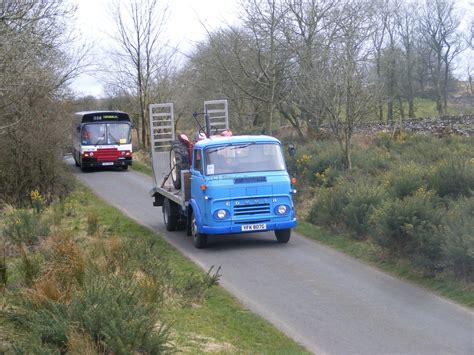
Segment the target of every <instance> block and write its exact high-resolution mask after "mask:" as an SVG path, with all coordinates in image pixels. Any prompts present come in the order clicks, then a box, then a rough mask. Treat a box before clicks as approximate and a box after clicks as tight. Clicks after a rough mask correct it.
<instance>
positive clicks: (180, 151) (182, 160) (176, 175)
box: [170, 140, 189, 189]
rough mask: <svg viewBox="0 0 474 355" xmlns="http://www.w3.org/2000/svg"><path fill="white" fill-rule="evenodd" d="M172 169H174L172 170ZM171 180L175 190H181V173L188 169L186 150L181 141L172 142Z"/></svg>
mask: <svg viewBox="0 0 474 355" xmlns="http://www.w3.org/2000/svg"><path fill="white" fill-rule="evenodd" d="M173 167H174V168H173ZM171 169H172V171H171V180H172V181H173V185H174V187H175V188H177V189H180V188H181V171H182V170H188V169H189V158H188V148H187V147H186V145H185V144H184V143H183V142H181V141H178V140H177V141H174V142H173V144H172V145H171V151H170V170H171Z"/></svg>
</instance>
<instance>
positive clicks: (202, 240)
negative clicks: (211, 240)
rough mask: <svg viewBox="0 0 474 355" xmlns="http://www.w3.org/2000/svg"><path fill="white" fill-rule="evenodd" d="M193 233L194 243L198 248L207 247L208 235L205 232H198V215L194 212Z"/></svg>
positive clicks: (192, 219) (192, 220)
mask: <svg viewBox="0 0 474 355" xmlns="http://www.w3.org/2000/svg"><path fill="white" fill-rule="evenodd" d="M191 234H192V236H193V243H194V246H195V247H196V248H198V249H202V248H205V247H206V244H207V235H206V234H204V233H199V232H198V228H197V224H196V217H195V216H194V212H193V213H192V215H191Z"/></svg>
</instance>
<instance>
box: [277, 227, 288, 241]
mask: <svg viewBox="0 0 474 355" xmlns="http://www.w3.org/2000/svg"><path fill="white" fill-rule="evenodd" d="M275 237H276V239H277V240H278V243H288V241H289V240H290V237H291V229H276V230H275Z"/></svg>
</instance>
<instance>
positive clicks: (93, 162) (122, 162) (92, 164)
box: [82, 157, 132, 168]
mask: <svg viewBox="0 0 474 355" xmlns="http://www.w3.org/2000/svg"><path fill="white" fill-rule="evenodd" d="M130 165H132V158H129V157H127V158H125V159H117V160H113V161H97V159H96V158H82V166H83V167H84V168H102V167H114V166H115V167H123V166H130Z"/></svg>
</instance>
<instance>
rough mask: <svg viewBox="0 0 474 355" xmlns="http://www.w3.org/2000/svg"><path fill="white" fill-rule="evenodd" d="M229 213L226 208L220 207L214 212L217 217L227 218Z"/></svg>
mask: <svg viewBox="0 0 474 355" xmlns="http://www.w3.org/2000/svg"><path fill="white" fill-rule="evenodd" d="M229 215H230V213H229V211H227V210H224V209H220V210H217V211H216V212H214V218H215V219H226V218H227V217H229Z"/></svg>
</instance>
